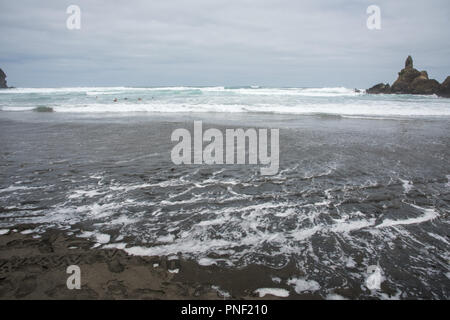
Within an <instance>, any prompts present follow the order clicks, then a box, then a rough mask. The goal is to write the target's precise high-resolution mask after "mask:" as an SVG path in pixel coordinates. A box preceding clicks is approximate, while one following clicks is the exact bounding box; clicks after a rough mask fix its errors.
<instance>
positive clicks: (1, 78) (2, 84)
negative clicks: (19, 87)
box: [0, 69, 8, 89]
mask: <svg viewBox="0 0 450 320" xmlns="http://www.w3.org/2000/svg"><path fill="white" fill-rule="evenodd" d="M0 88H2V89H5V88H8V86H7V84H6V74H5V73H4V72H3V70H2V69H0Z"/></svg>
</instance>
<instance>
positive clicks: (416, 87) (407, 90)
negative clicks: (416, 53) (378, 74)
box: [367, 56, 450, 97]
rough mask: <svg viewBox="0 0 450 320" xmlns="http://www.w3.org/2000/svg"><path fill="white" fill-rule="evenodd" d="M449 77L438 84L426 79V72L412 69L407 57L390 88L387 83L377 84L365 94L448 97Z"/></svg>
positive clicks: (449, 94) (449, 93) (409, 59)
mask: <svg viewBox="0 0 450 320" xmlns="http://www.w3.org/2000/svg"><path fill="white" fill-rule="evenodd" d="M449 78H450V77H447V79H446V80H445V81H444V82H443V83H442V84H440V83H439V82H438V81H436V80H434V79H429V78H428V73H427V72H426V71H419V70H417V69H415V68H414V65H413V59H412V57H411V56H408V58H406V61H405V68H403V69H402V70H401V71H400V72H399V73H398V78H397V80H395V82H394V83H393V84H392V86H390V85H389V84H388V83H387V84H383V83H379V84H377V85H374V86H373V87H372V88H370V89H367V93H373V94H377V93H385V94H388V93H397V94H437V95H439V96H442V97H449V96H450V91H449V90H450V79H449Z"/></svg>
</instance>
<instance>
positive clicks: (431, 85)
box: [410, 77, 441, 94]
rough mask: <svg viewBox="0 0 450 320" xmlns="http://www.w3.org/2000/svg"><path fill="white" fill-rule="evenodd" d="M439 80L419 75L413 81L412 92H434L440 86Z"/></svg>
mask: <svg viewBox="0 0 450 320" xmlns="http://www.w3.org/2000/svg"><path fill="white" fill-rule="evenodd" d="M440 86H441V85H440V84H439V82H437V81H436V80H434V79H423V78H421V77H417V78H416V79H414V81H413V82H412V83H411V85H410V88H411V93H414V94H434V93H436V92H437V91H438V90H439V88H440Z"/></svg>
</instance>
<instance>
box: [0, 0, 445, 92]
mask: <svg viewBox="0 0 450 320" xmlns="http://www.w3.org/2000/svg"><path fill="white" fill-rule="evenodd" d="M70 4H77V5H79V6H80V8H81V10H82V28H81V30H77V31H70V30H67V29H66V18H67V16H68V15H67V14H66V8H67V7H68V6H69V5H70ZM370 4H376V5H378V6H380V8H381V15H382V29H381V30H377V31H371V30H368V29H367V28H366V19H367V14H366V8H367V6H368V5H370ZM449 14H450V3H449V2H448V1H447V0H431V1H427V2H424V1H419V0H413V1H389V0H382V1H356V0H338V1H335V0H319V1H312V0H311V1H292V0H289V1H286V0H281V1H276V0H273V1H268V0H262V1H261V0H259V1H250V0H245V1H242V0H241V1H213V0H196V1H182V0H174V1H155V0H151V1H148V0H147V1H144V0H138V1H114V2H113V1H104V0H103V1H86V0H80V1H49V0H42V1H39V2H37V1H22V0H19V1H9V2H6V1H2V3H1V4H0V28H1V30H2V32H1V33H0V43H1V44H2V45H1V46H0V67H2V68H3V69H4V70H5V71H6V72H7V74H8V83H10V84H11V85H16V86H74V85H129V86H133V85H138V86H158V85H250V84H259V85H268V86H341V85H342V86H348V87H367V86H369V85H371V84H373V83H375V82H380V81H391V82H392V80H394V79H393V78H394V77H395V72H396V71H397V70H399V68H400V67H401V64H402V63H403V60H404V59H405V57H406V55H408V54H412V55H413V57H414V59H415V63H416V66H417V67H418V68H419V69H427V70H428V72H429V75H430V76H431V77H434V78H436V79H437V80H439V81H442V80H443V79H444V78H445V77H446V76H447V75H449V74H450V63H449V61H448V57H449V56H450V45H449V42H448V40H447V39H449V38H450V34H449V33H450V32H449V30H450V21H449V19H448V16H449Z"/></svg>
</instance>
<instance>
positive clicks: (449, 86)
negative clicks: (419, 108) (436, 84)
mask: <svg viewBox="0 0 450 320" xmlns="http://www.w3.org/2000/svg"><path fill="white" fill-rule="evenodd" d="M437 95H438V96H441V97H446V98H450V76H448V77H447V78H446V79H445V80H444V82H442V84H441V87H440V88H439V90H438V92H437Z"/></svg>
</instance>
